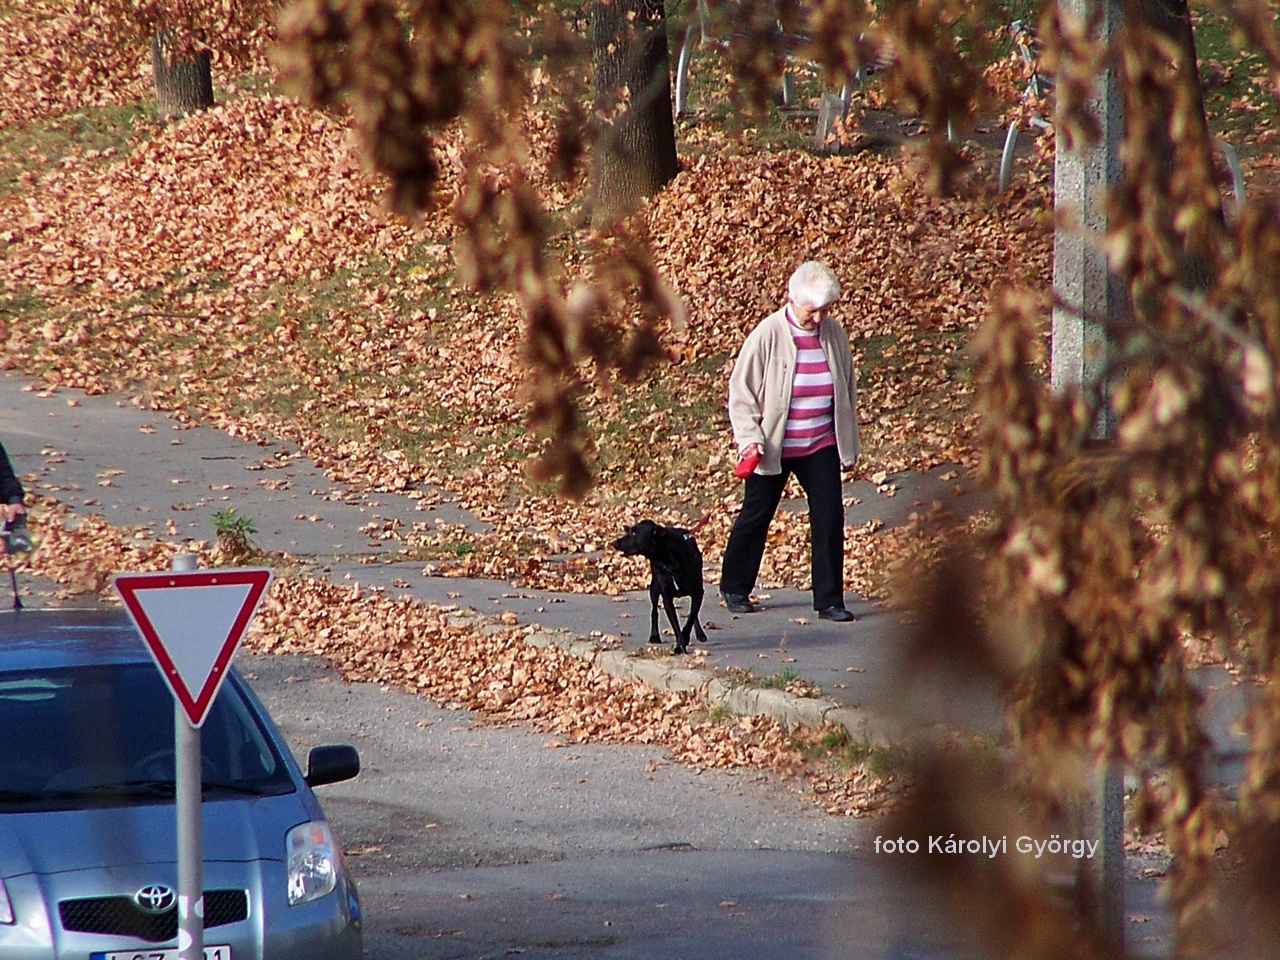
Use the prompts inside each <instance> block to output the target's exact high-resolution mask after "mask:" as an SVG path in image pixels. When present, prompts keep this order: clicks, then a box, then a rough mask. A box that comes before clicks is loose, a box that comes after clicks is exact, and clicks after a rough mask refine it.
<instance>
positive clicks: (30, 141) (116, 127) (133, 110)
mask: <svg viewBox="0 0 1280 960" xmlns="http://www.w3.org/2000/svg"><path fill="white" fill-rule="evenodd" d="M152 113H153V111H152V110H151V108H150V106H149V105H148V104H145V103H129V104H124V105H121V106H111V107H95V108H91V109H84V110H77V111H75V112H74V113H69V114H66V115H65V116H61V117H54V118H52V119H49V120H41V121H39V122H36V123H30V124H25V125H21V126H11V127H8V128H6V129H4V130H0V194H3V193H8V192H10V191H11V190H13V189H14V188H15V187H16V186H17V185H18V184H19V183H20V182H23V181H25V180H27V179H30V178H32V177H40V176H41V175H42V174H44V173H46V172H49V171H51V170H53V169H55V168H56V167H57V166H58V164H59V163H60V162H62V161H63V160H65V159H67V158H68V157H85V158H87V162H90V163H99V164H106V163H111V162H112V161H114V160H116V159H118V158H119V155H120V154H122V153H128V152H129V151H131V150H132V149H133V148H134V147H135V146H137V144H138V143H139V142H142V141H144V140H146V139H149V138H150V137H151V136H153V135H154V134H155V133H156V132H157V131H158V130H159V129H160V128H159V126H157V125H156V124H155V122H154V120H153V119H152V116H151V114H152Z"/></svg>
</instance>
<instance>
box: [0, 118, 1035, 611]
mask: <svg viewBox="0 0 1280 960" xmlns="http://www.w3.org/2000/svg"><path fill="white" fill-rule="evenodd" d="M530 129H531V130H532V131H533V132H532V134H531V136H534V137H535V142H536V137H537V136H538V135H541V136H548V135H549V131H546V130H543V129H542V127H540V126H539V125H538V124H536V123H532V122H531V123H530ZM102 159H103V158H101V157H89V156H81V157H71V158H68V159H67V160H66V161H65V162H64V163H63V165H62V167H61V168H60V169H57V170H55V171H52V172H49V173H48V174H46V175H45V176H44V177H42V178H41V179H40V180H39V181H38V182H37V183H36V184H35V185H34V187H33V188H32V189H31V190H29V191H24V192H23V193H15V194H11V195H9V196H7V197H5V198H3V199H2V200H0V217H2V218H3V221H4V222H5V223H6V224H8V226H7V228H6V231H5V232H4V234H3V235H2V236H0V239H3V240H5V241H7V244H8V246H7V249H6V250H5V256H6V285H7V292H8V296H14V295H18V294H21V295H23V296H27V297H35V298H36V299H37V302H38V303H39V304H40V306H41V309H40V310H39V311H37V310H24V311H22V312H20V313H18V314H17V315H16V316H15V317H14V319H13V320H12V321H11V325H10V329H9V331H8V340H7V342H6V352H5V359H4V361H3V362H4V363H5V364H6V365H9V366H17V367H20V368H22V369H25V370H27V371H30V372H33V373H37V374H39V375H40V376H42V378H43V379H45V380H46V381H47V382H50V383H60V384H64V385H67V386H73V387H82V388H84V389H87V390H89V391H91V392H101V391H104V390H108V389H126V390H130V391H135V392H141V393H142V394H143V395H144V397H145V402H146V403H148V404H149V405H153V406H157V407H160V408H164V409H170V410H178V411H181V412H183V413H184V414H185V415H188V416H192V417H198V418H200V419H202V420H207V421H212V422H214V423H217V424H220V425H222V426H224V427H226V428H228V429H230V430H232V431H233V432H235V433H237V434H240V435H250V436H253V435H263V434H273V435H277V436H282V437H285V438H288V439H290V440H293V441H295V442H297V443H298V444H299V445H300V446H301V447H302V449H303V451H304V452H305V453H307V454H308V455H310V456H312V457H314V458H315V459H316V460H317V462H318V463H319V464H320V465H321V466H322V467H323V468H325V469H326V470H327V471H328V472H329V473H330V474H331V476H333V477H334V478H335V479H336V480H339V481H341V482H344V483H347V484H351V485H353V486H355V487H357V488H366V489H369V488H372V489H392V490H413V491H415V493H418V494H421V495H422V496H423V505H424V507H428V506H430V504H431V502H432V501H433V499H434V497H435V494H433V493H432V491H433V490H434V489H436V488H440V489H444V490H448V491H450V492H451V493H452V494H454V495H455V496H456V497H457V499H458V501H459V503H460V505H461V506H463V507H465V508H466V509H468V510H470V511H472V512H473V513H475V514H476V515H477V516H478V517H480V518H481V519H482V520H484V521H486V522H487V523H489V524H492V525H493V527H494V530H493V531H492V532H491V533H489V534H486V535H484V536H465V537H464V536H459V535H457V533H456V531H445V532H444V533H443V534H442V533H441V532H440V531H437V530H435V529H434V528H432V527H430V526H425V525H424V526H423V527H422V528H420V529H417V530H414V531H396V530H389V531H380V532H379V535H385V536H386V537H388V538H391V539H395V538H398V537H400V538H407V541H408V545H409V546H410V547H412V548H415V549H420V550H421V552H422V555H423V556H424V557H429V556H431V555H432V552H433V550H434V551H435V552H437V553H438V552H439V549H437V548H439V547H441V546H446V547H452V548H455V549H456V548H457V547H458V546H459V545H461V544H465V545H467V546H468V547H469V552H468V553H467V554H466V556H465V558H464V560H463V561H462V562H453V563H441V564H438V569H439V571H440V572H442V573H454V574H459V575H485V576H498V577H505V578H512V579H516V578H518V579H522V580H525V581H527V582H529V583H531V584H539V585H546V586H558V587H559V588H562V589H590V590H594V589H605V590H611V589H622V588H630V587H635V586H637V585H639V584H640V582H641V571H640V569H639V568H638V566H637V565H635V564H629V563H624V562H622V561H621V559H620V558H610V557H608V556H605V557H598V556H587V557H576V558H572V557H571V559H572V560H573V562H571V563H568V564H566V563H564V562H560V561H562V560H563V559H564V557H565V555H576V554H591V553H593V551H590V550H587V549H585V548H586V547H588V546H590V545H592V544H594V545H595V547H596V551H599V550H600V549H601V548H602V547H603V545H604V544H605V543H607V542H608V541H609V540H611V539H613V538H614V537H616V536H617V535H618V533H619V532H620V530H621V527H622V525H624V524H625V523H631V522H634V521H635V520H636V519H637V518H638V517H639V516H641V515H648V516H653V517H655V518H657V519H664V520H665V521H667V522H674V523H680V524H682V525H685V526H689V525H691V524H693V523H694V522H695V521H697V520H698V519H699V518H700V517H702V516H704V515H707V514H709V515H710V521H709V526H708V528H707V529H706V531H705V533H704V534H703V535H702V538H701V539H702V541H703V546H704V551H705V552H706V553H707V554H708V559H709V561H710V562H711V564H712V565H713V564H714V563H715V561H716V559H717V558H718V554H719V550H720V547H721V545H722V544H723V543H724V541H725V538H726V536H727V530H728V524H729V522H730V520H731V517H732V514H733V513H734V511H735V510H736V498H737V496H738V495H739V492H740V487H739V486H738V484H736V483H735V482H734V481H733V480H732V478H731V476H730V474H729V469H728V460H729V457H730V456H731V455H732V451H731V446H732V441H731V437H730V435H729V430H728V424H727V417H726V415H725V413H724V396H725V392H726V388H727V387H726V384H727V361H728V360H729V359H730V358H731V356H732V354H733V353H734V352H736V350H737V347H738V346H739V345H740V343H741V340H742V338H743V336H745V334H746V332H747V331H748V330H749V329H750V327H751V326H752V325H753V324H754V323H755V322H757V321H758V320H759V319H760V318H761V317H762V316H763V315H764V314H765V313H766V312H768V311H770V310H772V309H774V308H776V306H777V304H778V302H779V298H780V296H781V295H782V292H783V290H784V288H785V282H786V278H787V276H788V274H789V272H790V270H791V269H792V267H793V266H794V264H795V263H796V262H798V261H799V260H801V259H804V258H806V257H810V256H822V257H824V258H826V259H828V260H830V261H831V262H832V264H833V265H834V266H835V269H836V271H837V273H838V274H839V275H840V276H841V277H842V279H843V281H844V283H845V287H846V294H845V297H844V299H843V301H842V307H841V309H842V319H843V321H844V322H845V325H846V327H847V328H848V329H849V330H850V332H851V334H852V337H853V342H854V348H855V351H856V353H857V354H858V360H859V364H860V390H861V394H860V400H861V415H862V418H863V420H864V423H863V425H862V430H863V436H864V449H865V451H866V456H865V461H864V464H863V465H862V466H861V470H862V471H863V472H873V471H875V470H877V469H879V470H887V471H894V470H901V469H907V468H913V467H915V468H926V467H930V466H933V465H935V464H937V463H940V462H945V461H963V462H968V461H971V460H972V459H973V451H972V435H973V424H972V420H971V418H969V417H968V416H967V415H966V414H965V412H964V411H965V408H966V405H967V404H968V400H969V397H968V394H969V387H968V385H967V383H966V382H965V381H964V379H963V377H961V376H958V375H959V374H961V373H962V372H963V370H964V369H965V368H966V366H967V363H968V361H967V359H966V358H964V356H963V354H962V349H963V344H964V342H965V339H966V338H967V336H968V334H969V332H970V331H971V330H972V329H973V328H974V327H975V326H976V324H977V323H978V322H979V320H980V319H981V317H982V316H983V314H984V311H985V309H986V303H987V300H988V298H989V297H990V295H991V293H992V291H993V289H995V288H997V287H998V286H1000V285H1001V284H1003V283H1004V282H1006V278H1008V277H1010V276H1018V275H1031V276H1043V275H1045V274H1046V273H1047V262H1048V235H1047V232H1046V230H1045V227H1044V218H1043V214H1042V210H1043V208H1042V207H1041V205H1040V201H1039V200H1038V199H1036V198H1033V197H1030V196H1028V195H1025V194H1013V195H1009V196H1005V197H999V198H997V197H990V196H985V197H978V198H975V199H969V200H965V199H953V200H948V201H937V200H933V199H930V198H928V197H927V196H926V195H925V194H924V193H923V191H922V190H921V188H920V186H919V185H918V183H916V181H915V180H914V179H913V177H912V175H911V172H910V168H909V164H908V161H907V160H906V159H904V158H900V157H893V158H884V157H878V156H874V155H870V154H864V155H859V156H852V157H835V158H817V157H812V156H808V155H805V154H801V153H797V152H785V153H779V154H768V153H758V154H757V153H753V152H748V153H745V154H743V153H742V151H741V150H739V151H738V155H729V151H727V150H726V151H723V152H722V153H721V155H715V156H713V155H706V156H703V157H701V158H697V159H695V160H693V161H692V162H691V163H690V164H689V168H688V169H687V170H685V171H684V172H683V173H681V175H680V176H679V177H678V178H677V179H676V181H675V182H674V183H673V184H672V185H671V186H670V187H669V189H668V190H666V191H664V192H663V193H662V194H661V195H660V196H659V197H658V198H656V200H655V201H654V203H653V204H651V206H650V207H649V208H648V209H647V210H646V211H645V212H644V213H643V216H642V220H641V222H640V228H641V229H643V230H644V231H645V232H646V233H647V235H648V236H649V239H650V241H651V243H652V245H653V247H654V249H655V250H656V251H658V255H657V256H658V260H657V263H658V266H659V268H660V270H661V271H662V272H663V274H664V275H665V276H668V277H670V278H671V281H672V283H673V284H674V285H675V287H676V288H677V289H678V290H679V291H680V293H681V295H682V297H683V298H684V300H685V302H686V304H687V305H688V309H689V311H690V314H691V315H692V316H693V317H694V322H693V323H691V324H690V325H689V327H688V328H687V329H686V330H685V331H683V332H679V331H672V332H671V333H670V335H669V337H668V339H667V341H666V343H665V344H664V347H665V348H666V349H667V351H668V353H669V360H668V361H667V362H666V363H664V364H663V365H662V366H661V367H660V368H659V369H658V370H656V371H655V372H654V373H652V374H650V375H649V376H648V377H646V378H645V379H644V380H642V381H641V382H640V383H638V384H636V385H634V386H627V387H625V388H617V387H616V386H615V387H613V388H607V385H606V386H605V387H601V388H599V389H597V390H595V391H593V392H585V393H584V395H583V397H582V403H583V406H584V409H585V412H586V415H587V416H588V418H589V421H590V423H591V425H592V427H593V428H594V429H595V431H596V433H597V450H596V454H595V459H596V464H597V469H598V472H599V478H600V483H599V485H598V487H597V489H596V490H595V491H594V492H593V493H592V494H591V495H590V496H589V497H588V498H587V499H586V500H585V501H583V502H582V503H577V504H575V503H565V502H563V501H561V500H559V499H558V498H555V497H553V496H550V495H549V494H548V492H546V491H544V490H542V489H541V488H540V487H537V486H536V485H531V483H530V481H529V479H528V477H527V474H526V463H527V461H528V459H529V457H531V456H532V455H534V454H535V453H537V452H538V449H539V443H540V440H539V438H538V437H537V436H534V435H530V434H527V433H526V432H525V431H524V430H523V426H522V425H523V421H524V418H525V414H526V408H525V405H524V398H523V394H522V392H521V370H520V357H521V351H522V345H521V344H522V333H521V320H520V312H519V308H518V305H517V304H516V303H515V302H514V300H512V299H511V298H508V297H500V296H494V297H490V298H476V297H471V296H468V295H467V294H466V292H465V291H464V290H462V289H460V288H458V287H457V286H455V285H454V284H453V283H452V282H451V279H450V278H451V276H452V270H451V266H450V264H449V261H448V255H449V249H450V246H449V245H450V243H451V238H452V228H451V226H450V223H449V221H448V219H447V218H446V217H445V216H444V215H443V212H442V213H441V215H440V216H438V217H424V218H422V221H421V222H420V223H418V224H416V225H415V226H414V227H413V228H412V229H411V228H410V226H409V225H408V223H407V222H405V221H404V220H402V219H399V218H395V217H390V216H388V215H386V214H385V212H383V211H382V209H381V207H380V205H379V201H378V197H379V184H378V182H377V181H376V180H375V179H374V178H371V177H369V176H367V175H366V174H365V173H364V172H363V171H362V169H361V167H360V166H359V164H358V163H357V162H356V160H355V158H354V156H353V154H352V153H351V152H350V149H349V145H348V143H347V128H346V125H345V124H344V123H343V122H342V121H340V120H339V119H336V118H334V117H332V116H329V115H326V114H322V113H318V112H315V111H311V110H307V109H304V108H302V107H300V106H299V105H298V104H297V103H295V102H293V101H290V100H286V99H282V98H276V97H271V98H263V99H252V98H245V99H241V100H237V101H233V102H230V103H226V104H223V105H221V106H219V107H218V108H216V109H215V110H212V111H209V112H207V113H205V114H202V115H199V116H196V117H192V118H188V119H187V120H185V121H183V122H181V123H178V124H175V125H173V126H171V127H170V128H167V129H166V130H164V131H163V132H161V133H160V134H159V135H158V136H157V137H156V138H155V139H154V140H152V141H150V142H148V143H144V144H142V145H140V146H138V147H137V148H136V149H135V150H134V151H133V152H132V153H130V154H129V155H128V156H121V157H110V158H106V159H107V161H108V162H107V163H105V164H103V163H102V162H100V161H101V160H102ZM456 183H457V177H456V170H454V168H453V167H452V166H449V167H447V168H446V169H445V170H444V171H443V174H442V180H441V183H440V188H441V189H442V190H443V191H445V192H448V191H450V190H453V189H455V184H456ZM587 239H588V238H587V237H586V236H585V235H577V234H575V235H571V236H568V237H567V238H566V240H565V242H564V245H563V251H562V252H563V259H564V262H565V264H566V271H568V273H567V275H566V282H568V281H569V280H570V279H572V275H573V274H574V273H575V272H578V273H585V272H586V271H589V270H590V269H591V263H592V257H593V256H598V255H599V253H594V254H593V252H592V250H593V248H592V247H591V246H590V244H588V243H586V242H585V241H586V240H587ZM600 249H603V250H606V251H607V250H608V249H609V247H608V246H607V245H606V246H605V247H603V248H600ZM800 523H801V518H797V519H795V520H792V519H787V520H786V521H785V522H782V523H780V524H779V526H778V528H777V530H776V533H775V540H776V541H777V544H776V546H775V547H774V548H772V549H771V550H770V552H769V555H768V561H767V562H768V566H767V567H766V569H765V570H764V572H763V576H764V584H765V585H769V584H785V583H795V584H801V585H803V584H804V583H806V582H807V576H808V557H807V548H805V547H804V543H805V540H806V536H807V534H806V532H805V531H804V529H803V527H802V526H798V525H797V524H800ZM873 538H874V532H873V531H865V530H857V531H855V530H851V531H850V540H851V550H850V559H849V569H848V577H849V582H850V587H851V588H852V589H857V590H860V591H865V592H871V591H872V590H873V589H874V588H873V587H872V582H873V581H874V580H876V579H878V574H877V572H876V569H875V567H874V564H875V563H876V559H875V558H876V555H877V553H878V551H877V550H875V549H874V548H873V547H872V546H871V545H870V544H869V543H868V541H870V540H872V539H873ZM454 556H455V557H456V556H457V554H456V553H455V554H454ZM868 560H870V561H871V563H872V564H873V565H872V566H868V563H867V561H868Z"/></svg>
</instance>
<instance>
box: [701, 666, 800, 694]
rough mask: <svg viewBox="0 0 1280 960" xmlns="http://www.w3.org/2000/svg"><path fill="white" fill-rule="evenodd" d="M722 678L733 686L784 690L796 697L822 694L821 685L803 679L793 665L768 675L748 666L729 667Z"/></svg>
mask: <svg viewBox="0 0 1280 960" xmlns="http://www.w3.org/2000/svg"><path fill="white" fill-rule="evenodd" d="M724 679H725V682H727V683H729V684H730V685H731V686H735V687H754V688H756V689H777V690H786V691H787V692H788V693H794V694H795V695H796V696H798V697H818V696H821V695H822V688H821V687H819V686H818V685H817V684H816V683H814V682H813V681H811V680H806V679H804V677H802V676H800V674H799V673H797V672H796V670H795V668H793V667H783V668H782V669H781V670H779V671H778V672H777V673H771V674H769V675H768V676H761V675H760V674H758V673H756V672H755V671H754V670H751V669H749V668H744V667H729V668H728V669H727V670H726V671H725V673H724Z"/></svg>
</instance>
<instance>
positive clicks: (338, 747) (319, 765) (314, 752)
mask: <svg viewBox="0 0 1280 960" xmlns="http://www.w3.org/2000/svg"><path fill="white" fill-rule="evenodd" d="M359 772H360V754H359V753H357V752H356V748H355V747H353V746H350V745H349V744H345V743H334V744H328V745H326V746H323V747H312V748H311V752H310V753H308V754H307V776H306V781H307V786H309V787H320V786H323V785H324V784H326V783H341V782H342V781H343V780H350V779H351V778H352V777H354V776H355V775H356V774H358V773H359Z"/></svg>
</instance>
